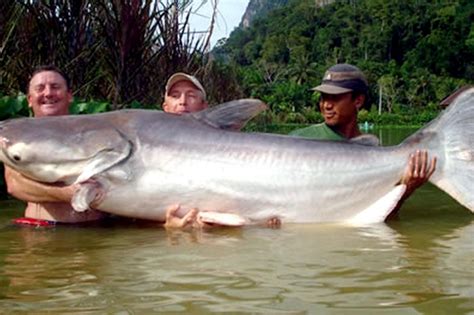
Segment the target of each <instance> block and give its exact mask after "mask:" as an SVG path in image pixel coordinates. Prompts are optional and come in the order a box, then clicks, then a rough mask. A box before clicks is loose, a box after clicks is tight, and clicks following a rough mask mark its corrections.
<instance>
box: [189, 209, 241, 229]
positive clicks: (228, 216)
mask: <svg viewBox="0 0 474 315" xmlns="http://www.w3.org/2000/svg"><path fill="white" fill-rule="evenodd" d="M198 216H199V219H200V220H201V221H202V222H204V223H209V224H219V225H224V226H242V225H245V224H246V223H247V220H246V219H245V218H244V217H242V216H240V215H238V214H235V213H225V212H216V211H199V213H198Z"/></svg>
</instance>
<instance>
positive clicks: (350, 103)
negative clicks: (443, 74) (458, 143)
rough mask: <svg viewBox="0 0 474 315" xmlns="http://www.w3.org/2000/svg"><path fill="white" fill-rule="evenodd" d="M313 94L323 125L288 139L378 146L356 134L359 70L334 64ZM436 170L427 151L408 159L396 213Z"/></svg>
mask: <svg viewBox="0 0 474 315" xmlns="http://www.w3.org/2000/svg"><path fill="white" fill-rule="evenodd" d="M313 90H314V91H317V92H319V93H320V94H321V97H320V101H319V108H320V110H321V114H322V116H323V118H324V122H323V123H320V124H316V125H312V126H309V127H306V128H302V129H297V130H294V131H292V132H291V133H290V135H292V136H300V137H307V138H313V139H320V140H334V141H340V140H349V139H354V138H358V137H361V139H362V137H364V138H365V140H366V141H364V142H365V143H367V142H369V143H372V144H373V143H377V142H378V139H376V137H375V136H373V135H363V134H362V133H361V132H360V130H359V126H358V122H357V113H358V111H359V109H361V108H362V107H363V106H364V104H365V103H366V102H367V93H368V84H367V79H366V78H365V75H364V73H362V71H361V70H360V69H359V68H357V67H356V66H353V65H350V64H336V65H334V66H332V67H330V68H329V69H328V70H327V71H326V72H325V74H324V77H323V80H322V82H321V84H320V85H318V86H316V87H315V88H313ZM367 139H368V140H369V141H367ZM435 168H436V158H432V159H431V160H429V159H428V152H427V151H422V150H418V151H416V152H414V153H412V154H411V155H410V159H409V161H408V165H407V168H406V170H405V174H404V175H403V177H402V179H401V180H400V183H402V184H405V185H406V186H407V189H406V191H405V195H404V196H403V197H402V199H401V201H400V202H399V204H398V206H397V208H396V211H397V210H398V209H399V208H400V206H401V204H402V202H403V201H404V200H406V199H407V198H408V197H409V196H410V195H411V194H412V193H413V192H414V191H415V190H416V189H417V188H418V187H420V186H421V185H423V184H424V183H426V182H427V181H428V179H429V177H430V176H431V174H433V172H434V170H435ZM396 211H395V212H396Z"/></svg>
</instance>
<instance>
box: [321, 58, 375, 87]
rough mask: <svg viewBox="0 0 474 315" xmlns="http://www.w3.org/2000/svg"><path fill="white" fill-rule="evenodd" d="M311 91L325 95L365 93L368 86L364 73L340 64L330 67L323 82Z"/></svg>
mask: <svg viewBox="0 0 474 315" xmlns="http://www.w3.org/2000/svg"><path fill="white" fill-rule="evenodd" d="M312 90H314V91H318V92H322V93H326V94H343V93H347V92H362V93H367V90H368V84H367V79H366V78H365V75H364V73H362V71H360V69H359V68H357V67H356V66H353V65H350V64H347V63H340V64H337V65H334V66H332V67H330V68H329V69H328V70H327V71H326V73H324V77H323V82H322V83H321V84H320V85H318V86H317V87H314V88H313V89H312Z"/></svg>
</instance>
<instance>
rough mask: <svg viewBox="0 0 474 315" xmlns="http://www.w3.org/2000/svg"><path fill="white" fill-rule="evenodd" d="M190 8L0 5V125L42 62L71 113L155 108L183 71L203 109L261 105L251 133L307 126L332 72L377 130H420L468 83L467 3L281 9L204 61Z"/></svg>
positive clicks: (22, 110)
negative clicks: (364, 98) (351, 70)
mask: <svg viewBox="0 0 474 315" xmlns="http://www.w3.org/2000/svg"><path fill="white" fill-rule="evenodd" d="M202 2H203V1H200V0H194V1H192V0H179V1H178V0H169V1H152V0H76V1H65V0H49V1H47V0H43V1H38V0H36V1H35V0H29V1H27V0H23V1H21V0H15V1H2V2H1V4H0V26H1V27H0V97H1V98H0V119H5V118H8V117H14V116H18V115H28V108H27V104H26V100H25V97H24V95H23V94H22V93H21V92H24V85H25V84H26V82H27V80H28V76H29V73H31V70H32V69H33V68H34V67H35V66H36V65H38V64H49V63H53V64H55V65H57V66H59V67H60V68H62V69H64V70H65V71H66V72H67V73H68V74H69V75H70V77H71V79H72V83H73V87H74V92H75V97H76V101H75V103H74V105H73V112H74V113H90V112H99V111H105V110H112V109H120V108H130V107H134V108H136V107H144V108H159V107H160V106H159V105H160V104H161V102H162V93H163V90H164V85H165V81H166V79H167V78H168V76H169V75H171V74H172V73H174V72H176V71H186V72H189V73H193V74H195V75H196V76H197V77H198V78H199V79H201V80H202V82H203V84H204V86H205V87H206V89H207V90H208V94H209V95H210V102H211V104H212V103H214V104H215V103H220V102H223V101H227V100H231V99H235V98H240V97H257V98H261V99H263V100H264V101H266V102H267V103H268V104H269V106H270V109H271V111H268V112H267V113H266V114H264V115H261V116H260V117H259V118H258V119H257V120H256V121H257V124H261V123H265V124H273V123H311V122H315V121H319V120H320V115H319V113H318V111H317V110H316V109H315V106H314V104H315V103H316V102H317V95H314V94H313V93H311V92H310V88H311V87H313V86H315V85H317V84H318V83H319V81H320V79H321V77H322V75H323V73H324V70H325V69H326V68H327V67H329V66H330V65H332V64H334V63H337V62H349V63H353V64H355V65H357V66H359V67H360V68H361V69H362V70H363V71H365V73H366V74H367V77H368V79H369V82H370V84H371V93H370V94H371V99H372V103H371V104H372V106H369V107H368V108H366V109H365V110H363V111H361V113H360V116H361V117H360V118H361V119H362V120H366V121H369V122H375V123H379V124H421V123H425V122H426V121H428V120H430V119H432V118H433V117H434V116H435V115H437V113H438V111H439V110H440V109H439V106H438V104H439V101H440V100H442V99H443V98H444V97H446V96H447V95H449V94H450V93H452V92H453V91H454V90H455V89H457V88H458V87H460V86H462V85H465V84H472V83H473V82H474V62H473V61H474V24H473V20H474V2H472V1H469V0H458V1H448V0H445V1H427V0H412V1H383V0H340V1H314V0H290V1H288V4H287V5H286V6H284V7H282V8H280V9H277V10H274V11H272V12H270V13H268V14H265V15H264V16H263V17H262V18H257V19H255V20H254V21H253V22H252V24H251V25H250V27H247V28H237V29H235V30H234V31H233V32H232V33H231V35H230V36H229V38H228V39H223V40H221V41H220V42H219V43H218V45H217V46H216V47H215V48H214V49H213V50H212V51H210V47H209V36H210V34H212V26H213V25H212V23H211V25H210V26H209V32H208V33H207V34H204V35H203V34H197V33H194V32H193V31H192V30H190V27H189V16H190V14H192V12H191V9H192V8H194V9H195V8H198V7H199V6H200V5H201V4H202ZM321 3H322V4H324V5H320V4H321ZM217 10H218V7H217ZM216 12H217V11H216ZM216 12H215V13H216ZM380 96H382V97H381V99H380V98H379V97H380ZM379 107H380V108H379ZM379 110H380V111H381V112H382V115H379V112H378V111H379Z"/></svg>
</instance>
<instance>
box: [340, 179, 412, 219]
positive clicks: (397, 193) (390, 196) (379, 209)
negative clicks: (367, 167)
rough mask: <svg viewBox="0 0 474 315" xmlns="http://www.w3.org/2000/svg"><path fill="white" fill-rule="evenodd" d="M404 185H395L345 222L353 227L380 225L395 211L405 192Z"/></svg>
mask: <svg viewBox="0 0 474 315" xmlns="http://www.w3.org/2000/svg"><path fill="white" fill-rule="evenodd" d="M406 188H407V186H406V185H397V186H395V187H394V188H393V189H392V190H390V191H389V192H388V193H387V194H385V195H384V196H383V197H382V198H380V199H378V200H377V201H375V202H374V203H373V204H371V205H370V206H368V207H367V208H366V209H364V210H363V211H361V212H359V213H358V214H357V215H355V216H354V217H352V218H351V219H349V220H348V221H347V223H349V224H353V225H365V224H372V223H380V222H383V221H385V218H387V216H388V215H389V214H390V213H391V212H392V211H393V210H394V209H395V207H396V206H397V204H398V202H399V201H400V199H401V198H402V196H403V194H404V193H405V191H406Z"/></svg>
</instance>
